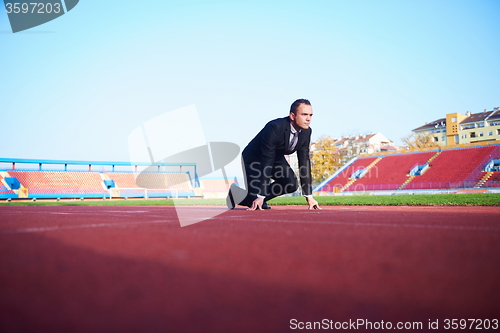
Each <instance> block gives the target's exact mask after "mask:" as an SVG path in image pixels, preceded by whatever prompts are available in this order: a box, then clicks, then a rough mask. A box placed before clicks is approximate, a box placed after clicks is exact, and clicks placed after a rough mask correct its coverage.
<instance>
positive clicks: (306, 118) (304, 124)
mask: <svg viewBox="0 0 500 333" xmlns="http://www.w3.org/2000/svg"><path fill="white" fill-rule="evenodd" d="M312 115H313V109H312V106H310V105H307V104H304V103H302V104H300V105H299V107H298V108H297V111H296V113H290V120H291V121H292V126H293V127H295V129H296V130H297V131H298V130H301V129H308V128H309V124H310V123H311V118H312Z"/></svg>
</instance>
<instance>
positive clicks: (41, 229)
mask: <svg viewBox="0 0 500 333" xmlns="http://www.w3.org/2000/svg"><path fill="white" fill-rule="evenodd" d="M160 223H176V224H178V223H179V222H178V221H177V220H175V221H174V220H171V221H169V220H161V221H147V222H117V223H91V224H80V225H68V226H53V227H38V228H23V229H14V230H12V229H11V230H1V231H0V234H21V233H30V232H45V231H60V230H73V229H87V228H107V227H129V226H138V225H143V224H160Z"/></svg>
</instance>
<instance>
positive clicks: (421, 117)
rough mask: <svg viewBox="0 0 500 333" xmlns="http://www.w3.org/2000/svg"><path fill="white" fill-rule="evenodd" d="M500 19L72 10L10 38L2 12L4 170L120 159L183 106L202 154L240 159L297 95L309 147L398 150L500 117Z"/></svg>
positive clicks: (183, 8)
mask: <svg viewBox="0 0 500 333" xmlns="http://www.w3.org/2000/svg"><path fill="white" fill-rule="evenodd" d="M499 17H500V1H498V0H490V1H488V0H477V1H472V0H468V1H461V0H451V1H445V0H432V1H431V0H429V1H426V0H419V1H416V0H415V1H405V0H395V1H390V0H380V1H375V0H372V1H347V0H345V1H334V0H330V1H314V0H312V1H291V0H288V1H270V0H265V1H210V0H202V1H187V0H183V1H168V0H159V1H154V0H150V1H125V0H121V1H118V0H106V1H103V0H80V3H79V4H78V5H77V6H76V7H75V8H74V9H73V10H72V11H70V12H69V13H67V14H65V15H63V16H61V17H60V18H58V19H55V20H53V21H51V22H48V23H46V24H43V25H41V26H38V27H35V28H33V29H30V30H26V31H24V32H19V33H16V34H13V33H12V32H11V29H10V25H9V22H8V18H7V14H6V13H5V11H4V10H3V8H2V11H0V51H1V60H2V61H1V62H0V94H1V95H0V116H1V137H2V142H1V144H0V157H12V158H42V159H70V160H82V159H87V160H106V161H110V160H117V161H128V160H129V155H128V141H127V140H128V136H129V134H130V133H131V132H132V131H133V130H134V128H136V127H137V126H139V125H140V124H141V123H143V122H146V121H148V120H149V119H152V118H154V117H156V116H159V115H161V114H163V113H165V112H168V111H172V110H175V109H177V108H181V107H185V106H188V105H192V104H194V105H196V108H197V110H198V113H199V116H200V119H201V123H202V126H203V130H204V134H205V137H206V139H207V141H227V142H233V143H236V144H238V145H240V146H241V147H242V148H243V147H244V146H245V145H246V143H248V141H249V140H250V139H252V137H253V136H254V135H255V134H256V133H257V132H258V131H259V130H260V129H261V128H262V127H263V126H264V124H265V123H266V122H267V121H268V120H271V119H274V118H277V117H282V116H286V115H287V114H288V110H289V107H290V104H291V103H292V102H293V101H294V100H295V99H297V98H308V99H310V101H311V102H312V105H313V109H314V117H313V122H312V126H311V127H312V128H313V139H316V138H318V137H319V136H321V135H329V136H334V137H335V136H341V135H347V134H357V133H368V132H381V133H383V134H384V135H386V136H387V137H388V138H389V139H391V140H393V141H395V142H396V144H400V143H401V138H402V137H403V136H406V135H408V134H410V133H411V130H412V129H413V128H416V127H418V126H421V125H423V124H424V123H425V122H430V121H433V120H435V119H438V118H441V117H443V116H444V115H445V114H446V113H451V112H461V113H465V112H467V111H471V112H473V113H475V112H482V111H483V110H484V109H488V110H491V109H492V108H493V107H497V106H500V61H499V60H500V20H499V19H498V18H499ZM172 126H176V124H172ZM165 130H168V128H165ZM186 135H189V132H188V131H186Z"/></svg>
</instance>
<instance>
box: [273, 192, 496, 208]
mask: <svg viewBox="0 0 500 333" xmlns="http://www.w3.org/2000/svg"><path fill="white" fill-rule="evenodd" d="M315 199H316V200H317V201H318V203H319V204H320V205H324V206H329V205H346V206H436V205H437V206H500V193H466V194H415V195H353V196H335V197H315ZM305 202H306V200H305V199H304V198H300V197H285V198H277V199H273V200H271V201H269V204H278V205H303V204H305Z"/></svg>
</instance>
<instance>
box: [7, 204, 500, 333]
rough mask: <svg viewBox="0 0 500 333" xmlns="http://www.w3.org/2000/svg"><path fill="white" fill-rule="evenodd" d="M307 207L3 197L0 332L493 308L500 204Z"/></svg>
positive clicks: (423, 315)
mask: <svg viewBox="0 0 500 333" xmlns="http://www.w3.org/2000/svg"><path fill="white" fill-rule="evenodd" d="M304 208H305V207H304V206H302V207H276V206H274V207H273V209H272V210H270V211H256V212H247V211H245V210H240V209H236V210H232V211H227V212H225V213H223V214H222V215H219V216H216V217H214V218H212V219H210V220H207V221H204V222H201V223H197V224H194V225H191V226H187V227H183V228H181V227H180V226H179V222H178V221H177V218H176V214H175V209H174V207H171V206H165V207H99V206H95V207H82V206H72V207H69V206H56V207H48V206H45V207H14V206H10V207H0V263H1V265H0V332H50V333H54V332H179V333H181V332H290V331H293V330H291V329H290V320H291V319H297V320H298V321H302V322H306V321H321V320H322V319H329V320H333V321H338V322H345V321H349V320H350V319H351V320H356V319H365V320H369V321H372V322H380V321H382V320H383V321H384V322H387V321H391V322H393V323H396V322H398V321H411V322H415V321H420V322H422V323H423V324H424V328H426V326H427V323H428V321H429V319H430V320H433V321H435V320H436V319H439V320H440V325H442V322H443V320H444V319H446V318H449V319H468V318H482V319H486V318H488V319H495V318H496V319H500V218H499V217H500V208H497V207H323V210H321V211H307V210H305V209H304ZM197 209H201V210H202V209H214V208H211V207H199V208H197ZM441 327H442V326H441ZM294 331H298V330H294ZM421 331H422V332H423V331H426V330H421ZM440 331H443V330H442V329H441V330H440ZM449 331H450V330H448V332H449ZM460 331H461V332H464V330H460ZM434 332H435V331H434Z"/></svg>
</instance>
